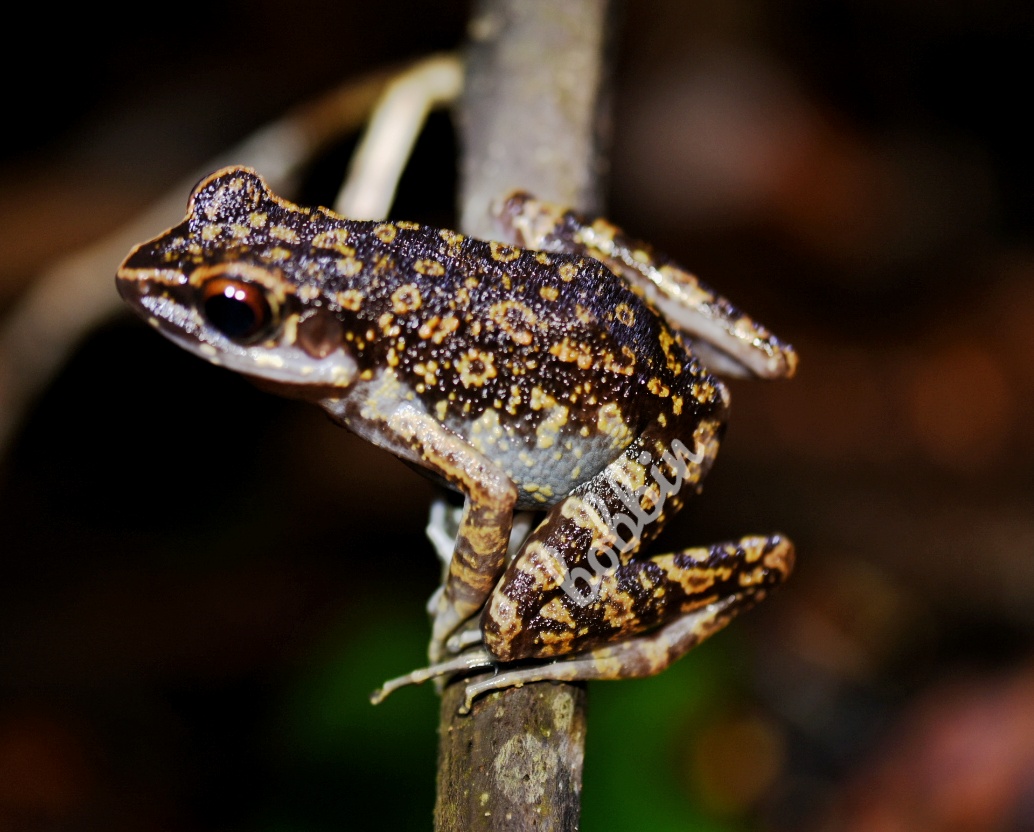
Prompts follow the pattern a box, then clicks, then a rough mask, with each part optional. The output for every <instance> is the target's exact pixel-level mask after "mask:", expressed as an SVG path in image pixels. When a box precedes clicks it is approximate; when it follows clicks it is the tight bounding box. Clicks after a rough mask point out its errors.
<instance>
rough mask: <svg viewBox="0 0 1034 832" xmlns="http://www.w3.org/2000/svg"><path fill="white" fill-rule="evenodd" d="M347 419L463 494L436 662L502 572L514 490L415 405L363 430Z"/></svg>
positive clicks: (434, 649) (436, 631)
mask: <svg viewBox="0 0 1034 832" xmlns="http://www.w3.org/2000/svg"><path fill="white" fill-rule="evenodd" d="M328 410H331V411H332V412H333V409H332V407H328ZM364 421H365V420H364ZM346 423H348V424H350V425H351V426H352V427H353V428H355V427H358V428H359V432H361V433H364V434H366V435H368V436H371V437H376V441H377V443H378V444H381V445H385V446H387V447H389V448H391V449H392V450H393V451H395V452H396V453H398V454H399V455H400V456H402V457H403V458H405V459H408V460H409V461H410V462H413V463H415V464H417V465H419V466H420V467H422V468H425V469H427V470H429V471H432V472H434V473H435V474H437V475H438V476H440V477H442V478H443V479H444V480H446V482H448V483H450V484H451V485H453V486H454V487H455V488H456V489H457V490H459V491H460V492H461V493H462V494H463V495H464V497H465V498H466V499H465V501H464V506H463V516H462V518H461V519H460V523H459V532H458V534H457V536H456V545H455V548H454V550H453V553H452V558H451V560H450V562H449V568H448V574H447V575H446V578H445V585H444V590H443V591H442V593H441V595H440V597H439V599H438V604H437V610H436V612H435V617H434V624H433V627H432V632H431V648H430V654H431V659H432V661H437V660H438V659H439V658H440V657H441V655H442V653H443V645H444V643H445V640H446V639H447V638H448V637H449V635H450V634H451V633H452V632H453V631H454V630H455V629H456V628H457V627H458V626H459V625H460V624H462V623H463V622H464V621H466V620H467V619H468V618H470V617H471V616H472V615H474V613H476V612H477V611H478V610H480V609H481V607H482V606H484V603H485V600H486V599H487V598H488V595H489V593H490V592H491V591H492V588H493V587H494V586H495V584H496V582H497V581H498V579H499V576H500V575H501V574H502V572H503V568H504V566H505V564H506V548H507V544H508V542H509V539H510V530H511V526H512V522H513V509H514V504H515V503H516V501H517V488H516V486H515V485H514V484H513V482H512V481H511V480H510V478H509V477H507V476H506V474H505V472H503V471H502V469H500V468H499V466H498V465H496V464H495V463H493V462H492V461H491V460H489V459H488V458H487V457H485V456H484V455H483V454H481V453H480V452H479V451H477V450H476V449H475V448H473V447H471V446H470V445H469V444H467V443H466V442H464V441H463V440H462V439H461V438H459V437H458V436H456V435H455V434H453V433H451V432H449V431H447V430H445V429H444V428H443V427H442V426H441V425H440V424H439V423H438V422H436V421H435V420H434V419H433V418H431V417H430V416H429V415H427V414H426V413H423V412H421V411H419V410H417V409H416V408H414V407H411V406H408V405H403V406H400V407H398V408H396V409H394V410H393V411H392V412H391V413H390V414H387V415H386V418H385V419H384V420H383V422H381V421H378V423H376V424H374V423H367V424H366V425H365V427H366V429H365V430H364V429H363V427H364V425H362V424H357V421H356V420H355V419H354V418H353V419H348V420H346Z"/></svg>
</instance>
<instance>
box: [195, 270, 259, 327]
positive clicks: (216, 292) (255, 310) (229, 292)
mask: <svg viewBox="0 0 1034 832" xmlns="http://www.w3.org/2000/svg"><path fill="white" fill-rule="evenodd" d="M201 308H202V311H203V312H204V316H205V319H206V320H207V321H208V322H209V323H210V324H211V325H212V326H214V327H215V328H216V329H218V330H219V331H220V332H221V333H222V334H223V335H225V336H226V337H227V338H229V339H230V340H232V341H237V342H239V343H250V342H253V341H257V340H259V339H260V338H263V337H265V336H267V335H269V334H271V333H272V332H273V330H274V329H275V328H276V325H277V316H276V314H275V312H274V306H273V304H272V303H271V302H270V300H269V297H268V295H267V293H266V291H265V290H264V289H263V288H262V287H260V286H257V285H255V284H254V283H247V282H245V281H243V280H232V279H228V278H223V277H218V278H214V279H212V280H209V281H207V282H206V283H205V284H204V285H203V286H202V287H201Z"/></svg>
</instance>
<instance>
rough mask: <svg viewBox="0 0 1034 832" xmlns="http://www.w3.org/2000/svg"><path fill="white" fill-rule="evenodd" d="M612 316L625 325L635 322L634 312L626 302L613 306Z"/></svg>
mask: <svg viewBox="0 0 1034 832" xmlns="http://www.w3.org/2000/svg"><path fill="white" fill-rule="evenodd" d="M614 317H615V318H617V320H618V322H619V323H623V324H624V325H625V326H632V324H634V323H635V313H634V312H633V311H632V308H631V307H630V306H629V305H628V304H627V303H619V304H618V305H617V306H616V307H614Z"/></svg>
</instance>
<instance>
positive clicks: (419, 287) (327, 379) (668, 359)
mask: <svg viewBox="0 0 1034 832" xmlns="http://www.w3.org/2000/svg"><path fill="white" fill-rule="evenodd" d="M500 217H501V220H502V221H503V223H504V224H505V225H506V226H507V227H508V228H509V229H510V233H509V236H510V238H511V239H513V240H518V241H522V242H524V243H525V244H526V245H525V247H515V246H512V245H509V244H507V243H504V242H498V241H482V240H475V239H471V238H467V237H464V236H463V235H461V234H459V233H457V232H453V231H447V230H442V229H437V228H430V227H427V226H422V225H418V224H416V223H409V222H357V221H352V220H348V219H345V218H343V217H340V216H337V215H336V214H334V213H332V212H331V211H329V210H327V209H325V208H305V207H301V206H297V205H293V204H292V203H290V202H287V201H286V200H283V199H281V198H279V197H277V196H276V195H274V194H272V193H271V192H270V191H269V190H268V188H267V187H266V185H265V183H264V182H263V181H262V179H261V178H260V177H259V176H258V175H257V174H256V173H254V172H253V171H251V170H248V169H245V168H227V169H224V170H221V171H218V172H216V173H214V174H212V175H211V176H209V177H207V178H206V179H205V180H203V181H202V182H201V183H200V184H199V185H198V186H197V187H196V189H195V190H194V193H193V194H192V196H191V198H190V202H189V205H188V212H187V216H186V218H185V219H184V220H183V222H182V223H180V224H179V225H177V226H175V227H174V228H172V229H170V230H169V231H167V232H165V233H164V234H162V235H160V236H159V237H157V238H156V239H154V240H152V241H150V242H147V243H144V244H141V245H140V246H138V247H137V248H136V249H134V251H133V252H131V253H130V255H129V256H128V257H127V259H126V261H125V262H124V263H123V265H122V267H121V268H120V270H119V272H118V286H119V290H120V292H121V293H122V295H123V297H124V298H125V299H126V300H127V301H128V302H129V303H130V305H131V306H133V307H134V308H135V309H136V310H137V311H138V312H139V313H140V314H141V315H142V316H143V317H144V318H145V319H146V320H148V321H149V322H150V323H151V324H152V325H153V326H155V327H156V328H157V329H158V330H159V331H160V332H162V333H163V334H164V335H166V336H167V337H169V338H171V339H172V340H173V341H175V342H176V343H178V344H180V345H181V346H183V347H185V348H186V349H188V350H190V351H192V352H194V353H195V354H197V355H199V356H201V357H203V358H205V359H206V360H208V361H210V362H212V363H214V364H217V365H221V366H225V367H227V368H229V369H231V370H234V371H236V372H240V373H244V374H245V375H247V376H249V377H251V378H253V379H255V380H256V381H258V382H260V383H261V384H262V385H263V386H266V387H269V388H271V389H272V390H274V391H276V392H279V393H281V394H284V395H289V396H296V397H301V398H307V399H311V400H313V401H315V402H317V403H318V404H320V405H321V406H322V407H323V408H324V409H325V410H326V411H327V412H328V413H329V414H330V415H331V416H332V418H334V419H335V420H336V421H338V422H339V423H340V424H342V425H344V426H345V427H348V428H349V429H351V430H353V431H355V432H356V433H357V434H359V435H361V436H363V437H364V438H366V439H367V440H369V441H371V442H373V443H375V444H377V445H379V446H381V447H384V448H386V449H387V450H389V451H391V452H392V453H394V454H396V455H397V456H399V457H401V458H403V459H404V460H406V461H407V462H409V463H411V464H413V465H414V466H415V467H417V468H419V469H421V470H423V471H424V472H425V473H427V474H428V475H429V476H431V477H432V478H434V479H436V480H438V481H440V482H443V483H445V484H446V485H448V486H450V487H451V488H453V489H455V490H457V491H459V492H460V493H462V494H463V495H464V496H465V498H466V500H465V507H464V512H463V516H462V519H461V521H460V528H459V534H458V536H457V541H456V547H455V551H454V553H453V557H452V560H451V563H450V568H449V573H448V576H447V578H446V581H445V587H444V592H443V593H442V595H441V598H440V600H439V604H438V609H437V613H436V616H435V622H434V629H433V635H432V649H431V655H432V659H434V660H435V661H444V662H445V663H446V665H449V663H450V662H453V663H454V662H455V661H457V660H450V659H449V658H448V657H449V655H450V653H451V652H452V651H454V650H456V649H459V647H458V645H459V644H460V642H459V641H458V640H457V639H458V638H459V636H458V634H459V633H461V632H464V629H463V628H464V625H465V624H466V632H468V633H469V632H470V628H471V627H472V624H471V623H470V622H472V621H476V619H475V618H474V616H475V615H476V614H477V613H478V611H479V610H482V609H483V613H482V615H481V618H480V631H481V634H482V635H483V640H484V647H483V648H480V649H481V651H482V652H481V653H480V654H479V655H482V656H484V657H486V658H485V659H484V660H485V661H494V662H498V661H504V662H509V661H515V660H520V659H539V660H543V661H544V662H545V663H544V664H542V665H541V666H540V672H545V673H548V670H546V668H550V667H553V666H559V665H563V664H564V663H565V662H567V661H569V660H571V659H570V657H574V656H577V657H578V659H577V661H578V662H580V664H578V667H581V668H583V669H584V668H585V667H587V665H586V664H585V663H586V662H589V663H590V664H591V662H592V661H593V659H592V657H593V656H594V655H597V654H598V655H600V656H604V655H605V656H607V657H608V658H607V667H613V666H614V658H613V654H612V651H613V650H614V649H616V648H615V645H626V644H627V645H635V644H642V645H643V649H644V650H647V651H648V652H650V651H652V652H650V655H654V654H656V655H659V653H657V651H658V650H660V649H661V648H660V647H657V646H656V645H657V643H658V639H661V640H662V641H663V637H662V636H661V635H658V634H661V633H664V632H673V631H672V630H670V629H669V628H671V627H673V626H675V624H676V623H677V622H678V621H679V620H682V619H684V618H687V616H690V617H693V620H696V621H699V622H700V623H699V624H698V626H696V628H695V629H694V634H695V635H694V638H696V639H697V640H699V638H700V637H702V634H703V633H705V631H708V632H709V630H708V628H711V629H714V628H716V627H717V626H718V622H719V621H725V620H727V619H728V617H731V615H732V614H734V613H735V612H736V611H737V610H738V609H740V608H744V607H745V606H747V605H748V604H749V603H750V602H752V601H754V600H757V599H758V598H759V597H761V596H762V595H763V594H764V592H766V591H767V590H768V588H770V587H771V586H772V585H774V584H775V583H778V582H779V581H780V580H782V579H783V578H785V576H786V574H787V573H788V572H789V568H790V564H791V563H792V549H790V548H789V544H788V543H786V542H785V541H783V540H782V539H781V538H768V539H764V540H765V541H766V542H764V543H761V544H758V543H752V542H747V543H743V544H742V545H741V544H736V545H732V546H731V547H730V546H722V547H717V548H712V549H711V550H706V551H705V550H687V551H686V552H684V553H680V554H677V555H670V556H655V557H652V558H643V557H642V555H641V554H640V549H641V547H642V546H643V545H644V544H645V543H647V542H649V540H651V539H652V538H653V537H655V536H656V534H657V533H659V532H660V530H661V529H662V528H663V526H664V524H665V522H666V520H667V519H668V518H669V517H670V516H671V515H672V514H674V513H675V512H676V511H677V510H678V509H679V508H680V507H681V505H682V501H683V499H684V497H685V496H686V495H687V494H689V493H694V492H696V491H698V490H699V487H700V481H701V480H702V478H703V476H704V475H705V474H706V472H707V470H708V468H709V467H710V465H711V462H712V461H713V459H714V455H715V453H716V452H717V447H718V442H719V439H720V437H721V434H722V432H723V430H724V426H725V421H726V417H727V410H728V392H727V390H726V389H725V387H724V386H723V384H722V383H721V382H720V381H719V380H718V379H717V378H716V377H715V376H714V375H712V374H711V373H710V372H709V371H708V369H706V368H705V366H704V364H702V363H701V361H700V360H699V358H698V357H696V355H695V351H694V350H693V349H691V346H692V345H698V346H703V349H702V352H703V353H704V354H707V355H712V356H714V357H715V360H716V361H717V362H718V363H722V362H723V361H725V359H728V360H727V361H725V363H727V364H729V365H730V366H733V368H734V370H735V369H736V368H751V367H754V368H761V369H760V371H757V372H755V374H757V375H769V376H777V375H784V376H786V375H790V374H792V372H793V368H794V366H795V362H796V359H795V356H794V354H793V351H792V348H790V347H788V346H787V345H785V344H782V343H781V342H779V341H778V340H777V339H775V338H774V336H771V335H770V334H769V333H767V330H764V329H763V328H762V327H760V325H758V324H755V323H754V322H753V321H751V320H750V319H749V318H747V317H746V316H744V315H742V314H741V313H739V312H738V311H737V310H735V308H734V307H732V306H731V304H729V303H728V302H727V301H725V300H724V299H722V298H720V297H719V296H717V295H715V294H714V293H713V292H711V290H708V289H705V288H701V287H702V284H699V282H698V281H696V279H695V278H692V277H691V276H688V273H685V272H682V271H681V270H677V269H676V267H675V266H673V265H671V264H667V263H664V262H663V261H661V260H660V259H658V258H657V257H655V256H654V255H652V253H650V254H648V253H647V252H646V249H645V248H644V247H643V246H642V244H637V243H635V242H634V241H631V240H629V239H627V238H626V237H625V236H624V235H623V234H622V233H621V232H619V231H618V230H617V229H613V228H612V227H611V226H607V225H605V224H603V223H602V221H595V222H594V223H593V222H589V221H586V220H581V219H579V218H577V217H576V216H575V215H573V214H570V213H568V212H563V211H561V210H559V209H555V208H552V207H551V206H546V205H545V204H543V203H538V202H536V201H535V200H532V199H531V198H530V197H527V196H524V195H515V196H514V197H512V198H511V199H510V200H508V201H507V202H506V203H505V204H504V205H503V207H502V209H501V211H500ZM608 241H609V242H608ZM629 263H632V264H638V265H633V266H630V265H629ZM651 270H652V271H651ZM662 271H663V273H664V274H666V275H670V274H674V273H675V271H677V273H678V280H675V281H674V283H673V282H672V281H671V280H669V281H668V284H671V285H675V284H677V285H678V287H681V288H679V291H678V292H673V291H671V290H670V286H669V285H668V284H666V283H664V281H663V280H655V279H654V278H655V277H656V274H661V273H662ZM655 273H656V274H655ZM658 286H660V289H657V288H656V287H658ZM651 287H654V288H651ZM687 287H688V288H687ZM661 290H663V291H661ZM690 290H692V291H690ZM664 292H667V294H665V293H664ZM679 292H681V295H680V294H679ZM690 296H692V297H693V298H695V299H696V305H695V306H694V305H693V304H692V303H690V304H685V303H683V301H685V300H686V298H687V297H690ZM673 299H674V300H673ZM676 301H678V302H679V303H682V307H680V308H685V309H688V310H689V312H690V315H689V316H688V318H687V316H682V317H678V316H676V320H675V321H674V322H672V321H671V320H670V319H669V317H668V316H666V315H664V314H661V313H660V312H659V311H658V307H659V306H663V305H665V304H668V305H671V304H673V303H675V302H676ZM694 315H695V316H696V317H697V318H701V319H703V320H705V323H706V324H707V326H703V327H701V326H695V325H694V324H693V323H692V320H691V319H692V318H693V316H694ZM686 320H690V324H689V325H687V324H686ZM708 327H710V329H708ZM712 331H717V332H718V336H717V337H716V338H715V339H713V340H714V344H712V343H711V341H705V340H704V339H705V338H706V336H707V333H708V332H712ZM730 333H731V335H730ZM723 356H724V358H722V357H723ZM673 448H681V451H679V452H678V453H676V454H675V456H673V455H672V454H673V451H672V449H673ZM663 483H668V484H669V485H668V486H665V485H663ZM616 484H617V485H616ZM630 501H632V502H630ZM633 503H634V505H633ZM521 509H536V510H542V511H545V512H546V515H545V517H544V519H543V520H542V521H541V523H540V524H539V526H538V528H537V529H536V530H535V531H534V532H533V534H532V535H531V537H530V538H529V540H528V541H527V542H526V543H525V544H524V546H523V547H522V548H521V550H520V552H518V554H517V556H516V557H515V558H513V560H512V562H511V563H510V564H509V566H507V564H506V550H507V543H508V540H509V537H510V531H511V524H512V517H513V512H514V511H515V510H521ZM622 512H625V515H624V516H626V517H628V516H632V517H640V518H649V519H648V522H645V521H644V522H642V523H639V524H637V523H631V524H629V523H626V531H628V534H625V536H624V537H620V536H615V532H614V530H613V529H612V528H610V526H609V525H608V524H610V523H611V521H613V520H614V518H616V517H618V516H620V515H621V514H622ZM749 540H754V539H749ZM608 544H609V545H611V546H612V548H613V547H618V546H620V548H621V551H620V554H619V555H618V554H615V556H614V559H613V565H614V568H613V569H611V570H609V571H607V570H602V569H600V568H598V567H599V565H600V560H599V555H601V553H602V552H603V550H604V549H606V547H607V545H608ZM766 546H767V547H769V548H770V549H780V550H784V551H786V552H787V553H788V554H786V556H785V557H783V558H782V559H773V558H771V557H769V558H768V559H767V560H766V559H765V558H764V557H762V558H761V560H760V561H759V560H758V559H757V558H756V557H753V556H752V553H756V552H758V551H761V550H762V549H765V547H766ZM777 561H778V562H777ZM610 562H611V561H608V563H610ZM759 563H760V564H761V565H760V566H759V565H758V564H759ZM590 567H591V568H590ZM572 576H583V578H582V580H581V583H579V582H578V581H573V582H572V581H571V580H570V579H571V577H572ZM585 576H591V578H587V577H585ZM590 595H591V598H588V596H590ZM587 598H588V600H587ZM708 610H711V612H708ZM676 629H677V627H676ZM680 638H682V642H685V640H686V639H685V637H684V634H683V636H680ZM467 641H469V638H467V639H466V641H464V642H463V643H464V644H465V643H466V642H467ZM682 642H680V643H682ZM651 644H652V645H654V646H653V647H649V648H647V645H651ZM686 649H688V648H686ZM598 651H604V653H598ZM606 651H611V652H606ZM676 652H677V651H676ZM634 654H635V648H634V647H631V646H627V647H626V646H622V648H621V655H622V656H624V659H623V661H624V662H625V664H626V665H627V667H625V669H624V670H618V671H615V672H614V673H613V674H612V675H615V676H620V675H640V671H641V669H642V667H645V666H646V665H645V664H643V662H645V661H646V658H644V656H645V655H646V654H644V655H642V656H638V657H637V658H635V657H634ZM651 661H652V660H651ZM647 664H650V663H649V662H647ZM654 664H656V662H653V664H650V666H651V667H653V666H654ZM571 666H574V665H571ZM601 667H602V665H601ZM442 672H445V671H442ZM564 672H567V671H564ZM608 672H609V671H608ZM594 673H595V674H596V676H600V673H602V671H600V670H597V671H594ZM591 675H593V673H589V672H587V671H586V677H588V676H591ZM417 676H419V673H418V674H413V675H411V676H410V677H406V678H407V680H409V681H415V680H416V679H417ZM421 678H422V677H421ZM546 678H560V676H556V677H548V676H547V677H546ZM564 678H567V677H564Z"/></svg>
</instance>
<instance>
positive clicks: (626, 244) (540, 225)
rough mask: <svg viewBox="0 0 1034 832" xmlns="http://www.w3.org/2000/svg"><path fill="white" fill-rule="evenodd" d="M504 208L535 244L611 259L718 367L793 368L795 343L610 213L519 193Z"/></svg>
mask: <svg viewBox="0 0 1034 832" xmlns="http://www.w3.org/2000/svg"><path fill="white" fill-rule="evenodd" d="M497 211H498V213H499V214H500V216H501V218H502V219H503V221H504V222H505V223H507V224H508V225H509V226H510V227H511V228H513V230H514V231H515V232H516V234H517V236H518V239H519V241H520V242H522V243H524V244H525V245H528V246H530V247H531V248H544V249H550V250H556V249H557V248H560V249H562V250H565V251H568V252H572V253H576V254H584V255H588V256H589V257H592V258H594V259H596V260H599V261H601V262H602V263H604V264H605V265H606V266H607V268H609V269H610V270H611V271H612V272H614V273H615V274H617V275H620V276H621V277H622V278H624V280H625V281H626V282H627V283H628V284H629V285H631V286H632V287H633V288H634V289H637V290H639V291H640V292H642V293H643V294H644V295H645V296H646V297H647V298H648V299H649V300H650V301H651V302H653V303H654V304H655V305H656V306H657V308H658V309H659V310H660V311H661V313H662V314H663V315H664V316H665V318H666V319H667V320H668V322H669V323H670V324H672V325H673V326H674V327H675V328H676V329H678V330H680V331H681V332H683V333H685V334H686V335H688V336H690V337H691V338H692V339H693V342H694V343H693V350H694V352H695V353H696V354H697V357H698V358H700V359H701V360H702V361H703V362H704V364H705V366H707V367H708V368H709V369H711V370H712V371H714V372H716V373H719V374H721V375H730V376H759V377H761V378H784V377H789V376H792V375H793V374H794V371H795V369H796V367H797V354H796V353H795V352H794V349H793V347H792V346H790V345H789V344H787V343H785V342H783V341H781V340H780V339H779V338H777V337H776V336H775V335H774V334H773V333H771V332H769V330H768V329H766V328H765V327H764V326H763V325H762V324H761V323H759V322H758V321H755V320H754V319H753V318H751V317H750V316H749V315H747V314H745V313H744V312H742V311H741V310H739V309H738V308H736V306H734V305H733V304H732V303H731V302H730V301H729V300H727V299H726V298H725V297H723V296H722V295H720V294H719V293H718V292H716V291H715V290H714V289H712V288H711V287H710V286H708V285H707V284H706V283H705V282H704V281H702V280H700V278H698V277H697V276H696V275H694V274H692V273H690V272H688V271H686V270H685V269H683V268H682V267H681V266H679V265H677V264H676V263H673V262H672V261H670V260H669V259H667V258H664V257H659V256H658V255H656V253H655V252H654V251H653V249H652V248H651V247H650V246H649V245H648V244H646V243H645V242H643V241H641V240H636V239H634V238H632V237H629V236H628V235H627V234H625V233H624V232H623V231H622V230H621V229H620V228H617V227H616V226H614V225H612V224H611V223H609V222H607V221H606V220H604V219H594V218H587V217H581V216H578V215H577V214H574V213H571V212H567V211H564V210H563V209H560V208H558V207H557V206H554V205H550V204H549V203H545V202H539V201H538V200H536V199H534V198H532V197H530V196H529V195H527V194H519V193H518V194H513V195H511V197H510V198H509V199H508V200H506V201H505V202H504V203H503V204H502V205H501V206H499V208H498V209H497Z"/></svg>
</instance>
